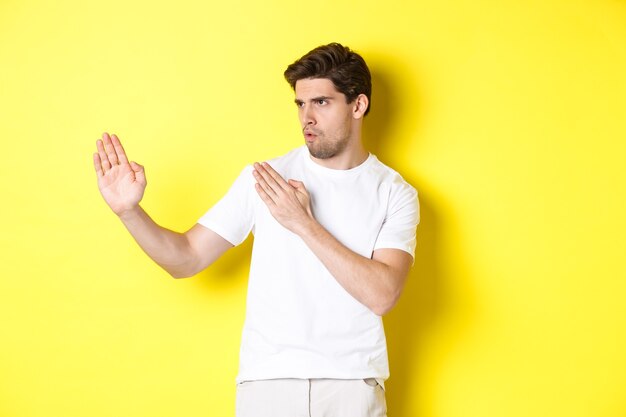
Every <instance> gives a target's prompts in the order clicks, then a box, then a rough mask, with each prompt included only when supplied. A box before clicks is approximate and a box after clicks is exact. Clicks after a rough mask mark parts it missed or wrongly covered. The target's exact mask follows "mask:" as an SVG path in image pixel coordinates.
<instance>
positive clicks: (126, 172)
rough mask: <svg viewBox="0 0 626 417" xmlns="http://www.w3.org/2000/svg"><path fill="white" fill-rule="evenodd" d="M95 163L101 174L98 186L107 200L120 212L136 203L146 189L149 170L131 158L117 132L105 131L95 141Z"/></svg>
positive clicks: (113, 208)
mask: <svg viewBox="0 0 626 417" xmlns="http://www.w3.org/2000/svg"><path fill="white" fill-rule="evenodd" d="M96 147H97V149H98V152H97V153H94V154H93V164H94V168H95V170H96V174H97V175H98V188H99V189H100V193H101V194H102V197H104V201H106V203H107V204H108V205H109V207H111V210H113V212H114V213H115V214H117V215H120V214H122V213H123V212H124V211H127V210H130V209H132V208H134V207H135V206H137V204H139V202H140V201H141V199H142V197H143V193H144V190H145V189H146V174H145V172H144V170H143V167H142V166H141V165H139V164H137V163H136V162H128V158H127V157H126V153H125V152H124V148H123V147H122V144H121V142H120V140H119V139H118V137H117V136H116V135H111V136H109V134H108V133H104V134H103V135H102V140H98V141H97V142H96Z"/></svg>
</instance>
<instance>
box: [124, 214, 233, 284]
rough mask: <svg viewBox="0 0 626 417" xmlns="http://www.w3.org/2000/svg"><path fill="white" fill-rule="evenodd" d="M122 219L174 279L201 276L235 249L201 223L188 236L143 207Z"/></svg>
mask: <svg viewBox="0 0 626 417" xmlns="http://www.w3.org/2000/svg"><path fill="white" fill-rule="evenodd" d="M120 220H121V221H122V223H123V224H124V226H126V229H128V231H129V232H130V234H131V235H132V236H133V238H134V239H135V241H136V242H137V243H138V244H139V246H140V247H141V249H143V251H144V252H145V253H146V254H147V255H148V256H149V257H150V258H152V260H153V261H155V262H156V263H157V264H158V265H159V266H160V267H161V268H163V269H164V270H166V271H167V272H168V273H169V274H170V275H171V276H172V277H174V278H186V277H190V276H193V275H195V274H197V273H198V272H200V271H202V270H203V269H205V268H206V267H208V266H209V265H211V264H212V263H213V262H214V261H216V260H217V259H218V258H219V257H220V256H221V255H222V254H223V253H224V252H226V251H227V250H228V249H229V248H231V247H232V246H233V245H232V244H231V243H230V242H228V241H227V240H226V239H224V238H223V237H221V236H220V235H218V234H217V233H215V232H213V231H212V230H211V229H207V228H206V227H204V226H201V225H199V224H196V225H195V226H193V227H192V228H191V229H190V230H188V231H187V232H185V233H177V232H174V231H172V230H169V229H166V228H164V227H161V226H159V225H158V224H156V223H155V222H154V221H153V220H152V219H151V218H150V216H149V215H148V213H146V212H145V211H144V210H143V209H142V208H141V207H140V206H136V208H135V209H132V210H129V211H126V212H124V213H122V214H121V215H120Z"/></svg>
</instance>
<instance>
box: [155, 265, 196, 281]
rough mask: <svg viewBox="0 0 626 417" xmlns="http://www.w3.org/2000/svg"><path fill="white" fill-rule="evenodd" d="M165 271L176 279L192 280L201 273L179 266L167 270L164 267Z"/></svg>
mask: <svg viewBox="0 0 626 417" xmlns="http://www.w3.org/2000/svg"><path fill="white" fill-rule="evenodd" d="M163 269H165V271H166V272H167V273H168V274H170V276H171V277H172V278H174V279H181V278H191V277H193V276H194V275H196V274H197V273H198V272H199V271H197V270H196V269H193V268H189V267H182V266H178V267H176V268H174V267H169V268H166V267H165V266H163Z"/></svg>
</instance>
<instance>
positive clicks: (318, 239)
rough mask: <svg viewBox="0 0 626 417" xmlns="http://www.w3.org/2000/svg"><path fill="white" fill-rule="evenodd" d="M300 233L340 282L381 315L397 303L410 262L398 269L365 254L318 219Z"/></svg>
mask: <svg viewBox="0 0 626 417" xmlns="http://www.w3.org/2000/svg"><path fill="white" fill-rule="evenodd" d="M298 235H299V236H300V237H301V238H302V240H303V241H304V242H305V243H306V245H307V246H308V247H309V248H310V249H311V251H312V252H313V253H314V254H315V255H316V256H317V257H318V258H319V259H320V261H321V262H322V263H323V264H324V266H326V268H327V269H328V271H329V272H330V273H331V274H332V275H333V277H335V279H336V280H337V282H338V283H339V284H340V285H341V286H342V287H343V288H344V289H345V290H346V291H347V292H348V293H350V295H352V296H353V297H354V298H356V299H357V300H358V301H359V302H360V303H361V304H363V305H365V306H366V307H368V308H369V309H370V310H372V311H373V312H374V313H376V314H378V315H380V316H382V315H383V314H385V313H387V312H388V311H389V310H390V309H391V308H392V307H393V306H394V305H395V303H396V301H397V300H398V297H399V296H400V293H401V291H402V287H403V284H404V278H405V276H406V272H407V271H408V266H410V264H407V268H406V269H405V268H395V269H394V268H392V267H391V266H389V265H387V264H385V263H384V262H380V261H377V260H374V259H370V258H366V257H364V256H361V255H359V254H357V253H355V252H353V251H352V250H350V249H349V248H347V247H346V246H344V245H343V244H342V243H341V242H339V241H338V240H337V239H336V238H335V237H334V236H333V235H331V234H330V233H329V232H328V231H327V230H326V229H325V228H324V227H323V226H322V225H320V224H319V223H318V222H317V221H315V219H311V221H309V222H307V223H306V224H305V225H303V227H302V228H301V230H299V231H298ZM407 256H410V255H407Z"/></svg>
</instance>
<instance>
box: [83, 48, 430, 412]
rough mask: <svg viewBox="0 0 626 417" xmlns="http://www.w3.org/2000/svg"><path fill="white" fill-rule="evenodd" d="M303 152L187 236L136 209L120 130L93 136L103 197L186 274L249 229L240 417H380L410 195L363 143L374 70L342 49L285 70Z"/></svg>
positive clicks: (250, 171)
mask: <svg viewBox="0 0 626 417" xmlns="http://www.w3.org/2000/svg"><path fill="white" fill-rule="evenodd" d="M285 78H286V79H287V81H288V82H289V83H290V84H291V86H292V87H293V89H294V91H295V96H296V97H295V103H296V105H297V107H298V116H299V119H300V123H301V127H302V132H303V135H304V141H305V145H303V146H301V147H299V148H296V149H295V150H293V151H291V152H289V153H288V154H286V155H284V156H282V157H279V158H276V159H274V160H271V161H269V162H267V163H266V162H264V163H255V164H253V165H252V166H248V167H246V168H245V169H244V170H243V171H242V172H241V174H240V175H239V177H238V178H237V179H236V180H235V182H234V184H233V185H232V187H231V189H230V190H229V191H228V193H227V194H226V195H225V196H224V197H223V198H222V199H221V200H220V201H219V202H218V203H217V204H216V205H215V206H214V207H212V208H211V209H210V210H209V211H208V212H207V213H206V214H205V215H204V216H203V217H202V218H200V220H199V221H198V223H197V224H196V225H195V226H193V227H192V228H191V229H190V230H188V231H187V232H185V233H175V232H172V231H170V230H167V229H164V228H162V227H160V226H158V225H157V224H156V223H154V221H152V219H151V218H150V217H149V216H148V215H147V214H146V212H145V211H143V209H142V208H141V207H140V206H139V202H140V201H141V198H142V196H143V192H144V189H145V186H146V179H145V174H144V170H143V167H141V166H140V165H138V164H137V163H135V162H130V163H129V162H128V160H127V158H126V155H125V153H124V149H123V148H122V145H121V143H120V141H119V139H118V138H117V137H116V136H115V135H111V136H109V135H108V134H106V133H105V134H104V135H103V138H102V140H99V141H97V149H98V152H97V153H95V154H94V166H95V170H96V173H97V175H98V186H99V188H100V192H101V193H102V196H103V197H104V199H105V201H106V202H107V204H108V205H109V206H110V207H111V209H112V210H113V211H114V212H115V213H116V214H117V215H118V216H119V217H120V219H121V220H122V222H123V223H124V225H125V226H126V228H127V229H128V230H129V231H130V233H131V234H132V235H133V237H134V238H135V240H136V241H137V242H138V243H139V245H140V246H141V247H142V248H143V250H144V251H145V252H146V253H147V254H148V255H149V256H150V257H151V258H152V259H153V260H154V261H155V262H157V263H158V264H159V265H160V266H162V267H163V268H164V269H165V270H166V271H168V272H169V273H170V274H171V275H172V276H174V277H176V278H179V277H189V276H192V275H194V274H196V273H198V272H200V271H201V270H203V269H204V268H206V267H208V266H209V265H210V264H211V263H212V262H213V261H215V260H216V259H217V258H219V257H220V255H222V254H223V253H224V252H225V251H226V250H227V249H229V248H230V247H232V246H234V245H238V244H240V243H241V242H243V241H244V240H245V239H246V237H247V236H248V234H249V233H250V232H251V231H252V232H253V233H254V246H253V251H252V262H251V266H250V279H249V284H248V298H247V309H246V320H245V324H244V329H243V334H242V342H241V352H240V369H239V375H238V376H237V416H238V417H250V416H254V417H264V416H268V417H270V416H271V417H282V416H284V417H294V416H311V417H316V416H318V417H322V416H339V417H344V416H346V417H352V416H354V417H380V416H386V405H385V397H384V388H383V381H384V380H385V379H386V378H387V377H388V376H389V368H388V361H387V347H386V341H385V334H384V331H383V324H382V319H381V316H382V315H383V314H385V313H386V312H388V311H389V310H390V309H391V308H392V307H393V305H394V304H395V303H396V301H397V300H398V297H399V296H400V292H401V290H402V287H403V285H404V281H405V279H406V276H407V274H408V271H409V268H410V267H411V265H412V263H413V254H414V250H415V230H416V227H417V224H418V222H419V210H418V200H417V193H416V191H415V189H414V188H413V187H411V186H410V185H409V184H407V183H406V182H405V181H404V180H403V179H402V178H401V177H400V175H399V174H398V173H396V172H395V171H393V170H392V169H390V168H388V167H387V166H385V165H383V164H382V163H381V162H380V161H378V159H377V158H376V157H375V156H374V155H372V154H370V153H368V152H367V151H366V150H365V149H364V147H363V143H362V141H361V128H362V122H363V117H364V116H365V115H366V114H367V112H368V110H369V103H370V95H371V79H370V73H369V70H368V68H367V65H366V64H365V61H364V60H363V58H361V56H359V55H358V54H356V53H355V52H353V51H351V50H350V49H349V48H347V47H344V46H342V45H340V44H336V43H332V44H329V45H325V46H320V47H318V48H316V49H314V50H312V51H311V52H309V53H308V54H306V55H305V56H303V57H302V58H300V59H299V60H297V61H296V62H294V63H293V64H291V65H290V66H289V67H288V68H287V70H286V71H285Z"/></svg>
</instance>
